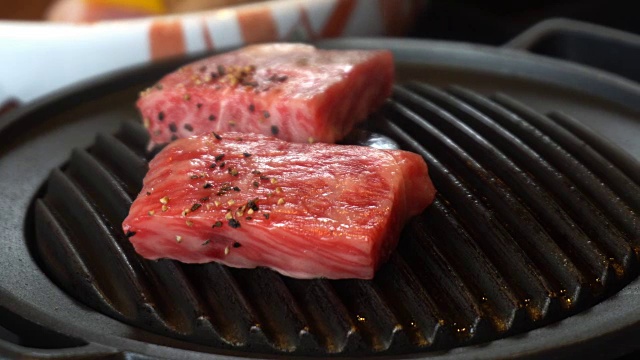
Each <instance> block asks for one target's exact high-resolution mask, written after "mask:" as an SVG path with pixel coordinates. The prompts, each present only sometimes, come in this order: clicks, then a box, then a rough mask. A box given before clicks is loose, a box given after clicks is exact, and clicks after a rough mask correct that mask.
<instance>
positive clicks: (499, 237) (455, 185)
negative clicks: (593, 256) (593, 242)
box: [381, 120, 555, 320]
mask: <svg viewBox="0 0 640 360" xmlns="http://www.w3.org/2000/svg"><path fill="white" fill-rule="evenodd" d="M381 130H384V132H385V133H386V134H388V135H390V136H391V137H392V138H393V139H394V140H396V141H398V142H399V143H400V144H402V145H403V148H405V149H409V150H411V151H414V152H416V153H418V154H420V155H422V156H423V157H424V158H425V159H426V160H427V162H428V164H429V166H430V175H431V178H432V180H433V181H434V182H435V183H436V186H437V188H438V191H439V192H440V194H443V193H446V194H447V196H450V197H451V199H452V201H451V202H450V201H445V202H446V203H447V204H448V205H450V206H451V207H452V210H453V212H455V213H456V214H457V215H458V216H459V219H460V220H461V222H462V223H463V225H464V226H465V228H466V229H467V231H468V232H469V233H470V234H472V236H473V237H474V238H476V239H479V238H483V241H482V242H477V243H478V245H479V246H480V247H481V248H482V250H483V251H484V254H485V255H486V256H487V257H488V258H489V259H490V261H492V263H494V264H495V265H496V267H498V269H499V271H500V272H501V273H502V274H505V279H508V280H509V282H510V286H511V287H512V289H513V291H515V292H516V293H517V294H518V298H519V299H520V301H521V303H522V304H524V306H525V307H526V309H527V310H528V313H529V315H530V316H531V317H532V318H533V319H536V320H537V319H540V318H542V317H543V316H544V314H545V313H546V312H547V310H548V307H549V305H550V304H549V303H550V302H551V297H553V298H555V293H554V292H553V291H552V289H551V286H550V285H549V283H548V282H547V280H545V279H544V278H543V277H542V276H541V275H540V274H539V273H538V272H537V271H536V270H535V269H534V268H533V266H532V264H531V262H530V261H529V260H528V259H527V257H526V255H525V254H524V253H523V252H522V251H521V250H520V249H519V248H518V247H517V246H515V244H514V243H513V241H512V239H511V238H510V236H509V235H508V234H507V232H506V230H505V229H504V228H503V226H502V225H501V224H500V223H498V222H497V221H496V220H495V218H494V216H493V214H492V212H491V211H490V210H489V209H487V208H486V207H485V206H484V205H482V203H481V202H480V201H479V200H478V199H477V198H476V197H475V196H474V195H473V194H472V193H471V192H470V191H469V190H468V189H467V188H466V187H465V186H464V185H463V184H462V183H461V182H460V180H459V179H458V178H457V177H456V176H455V175H453V174H452V173H451V172H450V171H449V170H448V169H446V168H445V167H444V166H442V164H441V163H440V161H439V160H438V159H436V158H435V157H433V155H431V153H429V152H428V151H427V150H426V149H425V148H424V147H422V145H420V144H419V143H418V142H417V141H415V140H414V139H412V138H411V136H409V135H408V134H407V133H406V132H404V131H403V130H402V129H400V128H399V127H398V126H397V125H395V124H393V123H391V122H390V121H388V120H385V121H384V122H383V123H382V126H381ZM441 196H442V195H441ZM442 197H444V196H442Z"/></svg>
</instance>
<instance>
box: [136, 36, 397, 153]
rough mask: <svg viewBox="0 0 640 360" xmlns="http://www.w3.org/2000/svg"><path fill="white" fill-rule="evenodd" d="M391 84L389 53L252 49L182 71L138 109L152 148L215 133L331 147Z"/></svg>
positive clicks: (164, 80) (155, 89) (149, 93)
mask: <svg viewBox="0 0 640 360" xmlns="http://www.w3.org/2000/svg"><path fill="white" fill-rule="evenodd" d="M393 79H394V66H393V56H392V55H391V53H390V52H389V51H383V50H381V51H364V50H318V49H316V48H314V47H313V46H310V45H303V44H265V45H253V46H248V47H245V48H242V49H240V50H237V51H233V52H229V53H225V54H222V55H216V56H213V57H210V58H207V59H204V60H201V61H197V62H194V63H192V64H189V65H186V66H184V67H182V68H180V69H179V70H177V71H176V72H174V73H171V74H169V75H167V76H165V77H164V78H162V79H161V80H160V81H159V82H158V83H157V84H156V85H154V86H152V87H150V88H149V89H147V90H145V91H143V92H142V93H141V95H140V99H139V100H138V102H137V106H138V108H139V110H140V112H141V114H142V117H143V121H144V125H145V127H147V128H148V131H149V133H150V134H151V142H152V144H151V145H153V144H162V143H167V142H170V141H171V140H174V139H177V138H183V137H188V136H192V135H199V134H205V133H207V132H210V131H216V132H228V131H238V132H251V133H258V134H264V135H272V136H276V137H278V138H280V139H283V140H286V141H292V142H328V143H333V142H336V141H337V140H340V139H342V138H343V137H344V136H345V135H346V134H347V133H348V132H349V131H351V129H352V128H353V127H354V125H356V124H357V123H358V122H361V121H362V120H364V119H365V118H366V117H367V115H368V114H369V113H371V112H372V111H373V110H375V109H376V108H378V107H379V106H380V105H381V104H382V103H383V101H384V100H385V99H386V98H387V97H388V96H389V95H390V94H391V87H392V85H393Z"/></svg>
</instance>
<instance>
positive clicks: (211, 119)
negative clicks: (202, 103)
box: [209, 115, 220, 140]
mask: <svg viewBox="0 0 640 360" xmlns="http://www.w3.org/2000/svg"><path fill="white" fill-rule="evenodd" d="M215 119H216V116H215V115H209V121H214V120H215ZM214 134H215V133H214ZM214 136H215V135H214ZM216 139H218V137H217V136H216ZM218 140H220V139H218Z"/></svg>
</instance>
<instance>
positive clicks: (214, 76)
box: [210, 71, 219, 79]
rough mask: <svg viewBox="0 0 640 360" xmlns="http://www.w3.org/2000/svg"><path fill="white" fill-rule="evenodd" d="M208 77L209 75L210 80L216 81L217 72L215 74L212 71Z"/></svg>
mask: <svg viewBox="0 0 640 360" xmlns="http://www.w3.org/2000/svg"><path fill="white" fill-rule="evenodd" d="M210 75H211V78H212V79H217V78H218V76H219V75H218V73H217V72H215V71H214V72H212V73H211V74H210Z"/></svg>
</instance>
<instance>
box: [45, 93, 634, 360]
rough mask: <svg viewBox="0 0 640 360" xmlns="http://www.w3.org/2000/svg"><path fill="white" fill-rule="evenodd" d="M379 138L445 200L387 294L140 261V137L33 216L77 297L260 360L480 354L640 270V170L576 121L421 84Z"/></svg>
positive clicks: (398, 99) (386, 278) (387, 270)
mask: <svg viewBox="0 0 640 360" xmlns="http://www.w3.org/2000/svg"><path fill="white" fill-rule="evenodd" d="M368 126H369V127H371V128H372V129H374V130H376V131H379V132H381V133H383V134H385V135H386V136H389V137H390V138H392V139H393V140H394V141H396V142H397V143H398V144H400V145H401V146H402V148H404V149H407V150H411V151H414V152H417V153H419V154H421V155H422V156H423V157H424V158H425V159H426V161H427V162H428V164H429V166H430V174H431V177H432V179H433V181H434V183H435V185H436V188H437V189H438V191H439V193H438V195H437V197H436V200H435V202H434V203H433V204H432V206H431V207H430V208H429V209H427V211H426V212H425V213H424V214H422V215H421V216H418V217H416V218H414V219H413V220H412V221H411V222H410V224H409V225H408V226H407V227H406V228H405V229H404V231H403V235H402V239H401V241H400V244H399V246H398V250H397V251H396V252H395V253H394V254H393V255H392V257H391V259H390V260H389V262H388V263H387V264H386V265H384V266H383V267H382V268H381V269H380V270H379V272H378V274H377V275H376V278H375V279H374V280H373V281H362V280H341V281H328V280H322V279H318V280H296V279H291V278H286V277H282V276H280V275H278V274H276V273H274V272H271V271H269V270H265V269H255V270H246V269H229V268H227V267H224V266H221V265H218V264H205V265H184V264H179V263H176V262H173V261H168V260H161V261H147V260H145V259H142V258H140V257H139V256H137V255H136V254H135V252H134V250H133V247H132V246H131V244H130V243H129V241H128V240H127V238H126V236H125V235H124V234H122V233H121V230H120V228H121V227H120V226H121V222H122V220H123V219H124V217H125V216H126V214H127V213H128V209H129V206H130V204H131V201H132V198H133V197H134V196H136V195H137V193H138V192H139V190H140V187H141V183H142V178H143V177H144V174H145V173H146V170H147V161H148V160H149V159H151V158H152V156H153V152H148V151H147V149H146V144H147V141H148V137H147V133H146V131H145V129H144V128H142V126H140V125H138V124H134V123H133V122H125V123H124V124H123V126H122V128H121V129H120V130H119V131H118V132H117V133H116V134H115V135H104V134H100V135H98V136H97V138H96V142H95V144H94V145H93V146H92V147H91V148H90V149H89V150H88V151H85V150H74V151H73V153H72V156H71V159H70V161H69V163H68V165H67V166H65V167H64V169H63V170H54V171H53V172H52V173H51V176H50V178H49V181H48V185H47V189H46V193H45V195H44V197H43V198H41V199H37V200H36V204H35V212H34V213H35V218H36V221H35V225H36V239H35V241H36V249H37V251H38V253H39V255H40V257H41V260H42V263H43V264H44V266H45V267H46V270H47V272H48V273H49V274H50V275H51V276H52V277H53V278H54V279H55V280H56V281H57V282H58V283H59V284H60V285H61V286H62V287H63V288H64V289H65V290H66V291H68V292H70V293H72V294H73V295H74V296H76V297H77V298H79V299H81V300H82V301H84V302H85V303H86V304H89V305H91V306H93V307H95V308H96V309H98V310H99V311H101V312H104V313H106V314H108V315H110V316H112V317H115V318H117V319H119V320H122V321H124V322H127V323H130V324H133V325H135V326H139V327H142V328H145V329H148V330H151V331H155V332H158V333H161V334H164V335H167V336H172V337H175V338H179V339H183V340H187V341H193V342H197V343H200V344H205V345H208V346H210V347H214V348H227V349H229V348H237V349H243V350H245V351H252V352H260V353H268V352H271V353H286V354H291V353H293V354H316V355H317V354H347V355H357V354H372V353H403V352H404V353H406V352H413V351H420V350H436V349H445V348H450V347H453V346H460V345H464V344H471V343H479V342H483V341H488V340H492V339H496V338H499V337H503V336H508V335H512V334H516V333H520V332H523V331H526V330H529V329H532V328H534V327H539V326H542V325H544V324H548V323H550V322H553V321H557V320H559V319H561V318H563V317H566V316H569V315H571V314H573V313H575V312H577V311H580V310H582V309H585V308H586V307H588V306H591V305H593V304H594V303H595V302H597V301H600V300H602V299H603V298H605V297H606V296H607V295H609V294H611V293H612V292H613V291H616V290H617V289H619V288H620V287H622V286H623V285H624V284H625V283H626V282H628V281H629V280H630V279H631V278H632V277H633V276H634V275H635V274H636V273H637V271H638V269H637V267H638V264H637V258H636V256H635V254H634V250H635V252H638V249H640V247H639V246H638V242H640V230H639V226H640V225H639V224H640V222H639V221H638V216H639V215H638V214H639V213H640V209H639V207H640V187H639V186H638V185H639V179H638V173H639V172H640V171H638V170H639V169H640V167H639V165H638V164H637V162H636V161H635V160H634V159H633V158H631V157H629V156H628V155H625V154H621V153H620V152H619V150H618V149H616V148H615V147H613V146H611V145H610V144H608V143H606V142H604V141H602V140H601V139H600V138H599V137H598V136H597V135H595V134H593V133H592V132H591V131H590V130H588V129H586V128H584V126H582V125H580V124H579V122H578V121H576V120H574V119H571V118H570V117H568V116H566V115H563V114H560V113H558V112H556V113H552V114H550V115H548V116H545V115H541V114H537V113H535V112H533V110H531V109H528V108H526V107H525V106H524V105H522V104H520V103H518V102H517V101H516V100H514V99H511V98H509V97H507V96H505V95H496V96H494V97H491V98H486V97H484V96H481V95H479V94H476V93H473V92H471V91H469V90H466V89H463V88H460V87H452V88H449V89H447V90H446V91H442V90H439V89H436V88H433V87H430V86H428V85H426V84H418V83H412V84H409V85H407V86H404V87H398V88H396V89H395V93H394V97H393V99H392V100H390V101H389V102H388V103H387V104H386V105H385V106H384V108H383V109H382V111H381V112H380V113H378V115H376V116H374V117H373V118H372V119H371V121H369V122H368ZM409 134H411V135H409ZM417 139H420V140H417ZM61 259H65V261H60V260H61Z"/></svg>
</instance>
